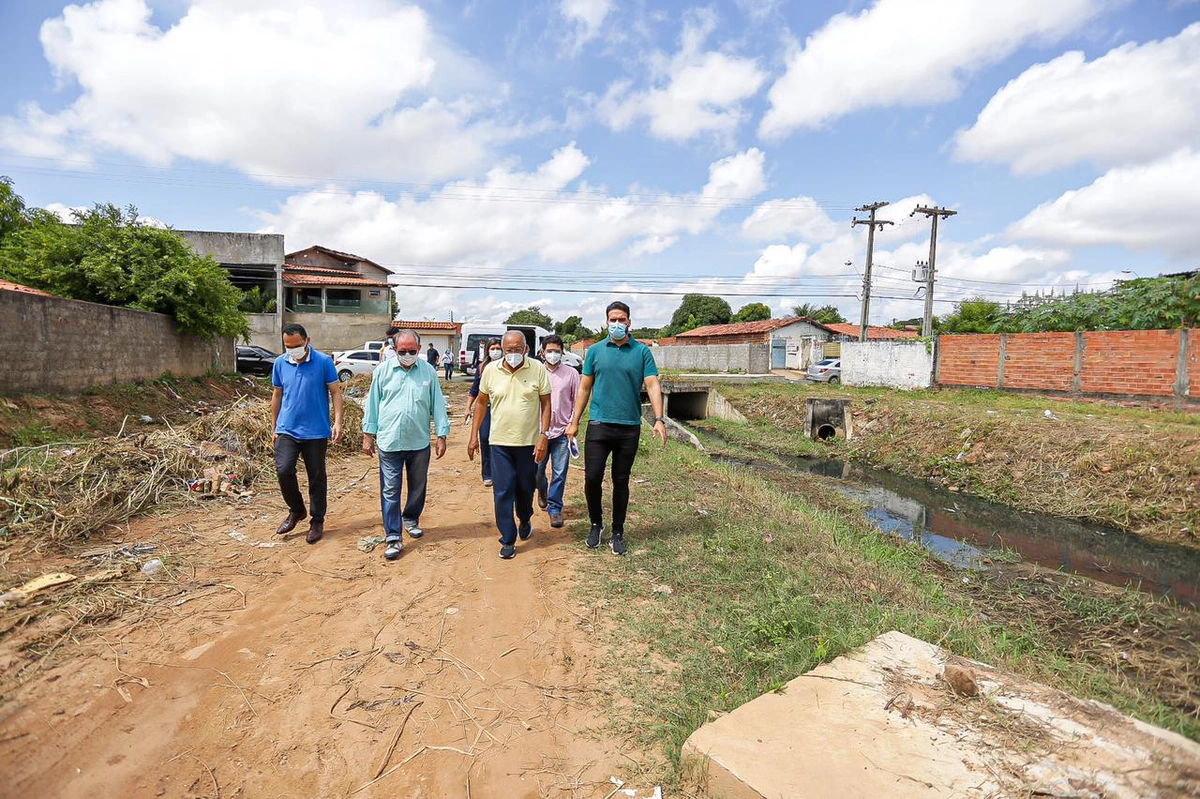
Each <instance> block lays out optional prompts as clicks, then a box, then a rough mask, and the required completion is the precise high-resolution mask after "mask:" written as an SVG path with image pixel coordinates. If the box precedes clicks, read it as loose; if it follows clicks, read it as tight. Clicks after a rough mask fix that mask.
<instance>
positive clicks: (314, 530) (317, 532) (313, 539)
mask: <svg viewBox="0 0 1200 799" xmlns="http://www.w3.org/2000/svg"><path fill="white" fill-rule="evenodd" d="M324 532H325V523H324V522H313V523H312V524H310V525H309V526H308V535H306V536H304V540H305V541H307V542H308V543H310V544H315V543H317V542H318V541H320V540H321V535H322V534H323V533H324Z"/></svg>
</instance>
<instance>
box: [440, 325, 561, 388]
mask: <svg viewBox="0 0 1200 799" xmlns="http://www.w3.org/2000/svg"><path fill="white" fill-rule="evenodd" d="M510 330H520V331H521V332H522V333H523V334H525V341H526V343H527V344H529V354H530V355H536V354H537V353H538V352H539V351H540V350H541V348H542V339H544V338H545V337H546V336H549V335H551V333H550V331H549V330H547V329H546V328H544V327H538V326H537V325H509V324H505V323H504V322H483V323H477V322H469V323H467V324H465V325H463V328H462V339H461V341H462V344H461V345H460V349H459V351H458V368H459V369H460V370H461V371H463V372H465V373H466V374H469V375H474V374H475V364H477V363H479V362H480V359H481V358H483V357H485V356H486V353H485V352H484V351H483V350H484V347H486V346H487V342H488V339H492V338H494V339H500V338H502V337H503V336H504V334H505V333H507V332H508V331H510Z"/></svg>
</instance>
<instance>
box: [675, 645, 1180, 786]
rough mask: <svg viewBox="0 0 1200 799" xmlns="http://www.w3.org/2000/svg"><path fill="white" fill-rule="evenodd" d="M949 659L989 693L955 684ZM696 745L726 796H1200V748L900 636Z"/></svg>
mask: <svg viewBox="0 0 1200 799" xmlns="http://www.w3.org/2000/svg"><path fill="white" fill-rule="evenodd" d="M948 663H950V664H951V667H952V669H951V670H952V671H954V670H955V669H954V666H956V665H958V666H962V667H965V668H966V669H967V670H968V672H969V674H970V676H971V677H972V678H973V680H974V682H975V684H976V685H977V686H978V690H979V694H978V695H977V696H965V695H961V694H959V693H956V692H955V691H954V690H952V689H951V687H950V686H949V685H948V684H947V683H946V682H945V681H944V680H943V678H942V673H943V669H944V667H945V666H946V665H947V664H948ZM959 687H960V688H961V686H959ZM968 693H969V691H968ZM683 753H684V756H685V757H695V758H698V759H699V760H700V763H701V764H702V765H703V766H705V767H706V769H705V770H706V772H707V774H706V780H707V786H708V787H707V793H708V795H709V796H713V797H720V798H721V799H760V798H766V797H769V799H780V797H839V798H840V799H844V798H845V797H859V796H862V797H873V798H874V797H889V799H891V798H892V797H910V796H911V797H918V796H919V797H930V796H945V797H950V796H955V797H960V796H961V797H999V796H1030V795H1045V796H1064V797H1066V796H1070V797H1120V798H1121V799H1125V797H1128V799H1140V797H1151V796H1161V797H1176V796H1179V797H1182V796H1200V744H1196V743H1194V742H1192V741H1189V740H1188V739H1186V738H1184V737H1182V736H1180V735H1176V734H1175V733H1172V732H1168V731H1167V730H1163V729H1160V728H1157V727H1153V726H1150V725H1148V724H1144V723H1142V722H1140V721H1137V720H1135V719H1132V718H1130V717H1128V716H1125V715H1123V714H1121V713H1120V712H1118V711H1117V710H1116V709H1115V708H1113V707H1111V706H1109V705H1105V704H1101V703H1099V702H1093V701H1085V700H1081V699H1077V698H1075V697H1072V696H1069V695H1067V694H1065V693H1063V692H1061V691H1058V690H1055V689H1052V688H1049V687H1047V686H1044V685H1041V684H1039V683H1035V682H1032V681H1030V680H1026V679H1024V678H1022V677H1019V676H1017V675H1015V674H1011V673H1009V672H1004V671H1001V670H999V669H995V668H993V667H991V666H988V665H986V664H983V663H978V662H975V661H970V660H965V659H961V658H953V657H951V656H950V655H949V654H948V653H947V652H946V651H945V650H943V649H940V648H938V647H936V646H933V645H931V644H928V643H926V642H924V641H920V640H917V639H915V638H912V637H910V636H907V635H904V634H902V633H898V632H889V633H885V634H883V635H881V636H879V637H878V638H876V639H875V640H874V641H872V642H871V643H869V644H867V645H866V646H865V647H863V648H862V649H858V650H855V651H854V652H851V653H848V654H846V655H843V656H842V657H840V658H838V659H837V660H834V661H833V662H832V663H827V664H825V665H823V666H820V667H818V668H816V669H814V670H813V671H811V672H809V673H808V674H804V675H801V676H800V677H797V678H796V679H794V680H792V681H791V682H789V683H788V684H787V686H786V687H785V688H784V689H783V690H781V691H779V692H777V693H772V694H766V695H764V696H760V697H758V698H757V699H755V700H753V701H751V702H748V703H746V704H745V705H742V706H741V707H739V708H738V709H737V710H734V711H733V712H731V713H729V714H727V715H725V716H722V717H721V718H719V719H717V720H715V721H713V722H710V723H709V724H706V725H704V726H703V727H701V728H700V729H698V730H696V732H694V733H693V734H692V736H691V737H690V738H688V740H687V742H686V743H685V744H684V747H683Z"/></svg>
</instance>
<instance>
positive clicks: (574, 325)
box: [554, 316, 596, 347]
mask: <svg viewBox="0 0 1200 799" xmlns="http://www.w3.org/2000/svg"><path fill="white" fill-rule="evenodd" d="M554 332H555V333H557V334H558V335H560V336H562V340H563V343H564V344H566V345H567V346H568V347H570V346H571V345H572V344H574V343H575V342H576V341H582V340H583V339H585V338H592V337H594V336H595V335H596V334H595V333H593V332H592V331H591V330H590V329H589V328H587V327H584V325H583V317H581V316H568V317H567V318H566V319H565V320H563V321H562V322H555V323H554Z"/></svg>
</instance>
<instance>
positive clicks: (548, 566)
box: [0, 425, 638, 798]
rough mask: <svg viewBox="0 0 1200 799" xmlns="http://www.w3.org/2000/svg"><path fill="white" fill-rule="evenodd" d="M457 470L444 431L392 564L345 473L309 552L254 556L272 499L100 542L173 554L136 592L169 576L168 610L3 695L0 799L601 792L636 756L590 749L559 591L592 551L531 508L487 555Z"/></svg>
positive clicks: (366, 480) (583, 617)
mask: <svg viewBox="0 0 1200 799" xmlns="http://www.w3.org/2000/svg"><path fill="white" fill-rule="evenodd" d="M477 469H478V467H477V465H476V464H473V463H470V462H468V461H467V458H466V454H465V438H464V432H463V429H462V427H461V425H456V427H455V432H454V434H453V435H452V436H451V440H450V448H449V451H448V453H447V455H446V457H445V458H444V459H443V460H441V461H434V462H433V464H432V466H431V469H430V497H429V506H428V509H427V511H426V514H425V516H424V517H423V518H422V522H423V526H424V527H425V529H426V531H427V532H426V536H425V537H424V538H423V539H422V540H420V541H413V542H409V541H406V543H405V550H404V554H403V556H402V557H401V559H400V560H399V561H396V562H394V563H387V562H386V561H384V559H383V555H382V552H383V548H382V547H379V548H377V549H376V550H375V551H374V552H372V553H370V554H364V553H362V552H360V551H358V549H357V548H356V544H357V542H358V540H359V539H360V538H361V537H363V536H368V535H377V534H381V533H382V527H381V525H380V522H379V509H378V482H377V477H376V472H375V468H374V461H373V460H371V459H367V458H366V457H365V456H363V457H361V458H358V459H349V460H345V461H341V462H338V463H336V464H331V471H330V504H331V507H330V513H329V518H328V521H327V528H326V529H327V533H326V537H325V540H323V541H322V542H320V543H319V544H317V545H316V546H308V545H307V544H305V543H304V540H303V537H302V532H301V533H300V534H299V535H294V536H293V537H290V538H289V539H288V540H287V541H285V542H283V543H282V544H280V545H278V546H275V547H258V546H255V544H256V543H260V542H261V543H267V544H270V543H272V541H273V540H274V541H278V540H279V539H278V538H275V537H273V536H272V533H273V531H274V528H275V526H276V525H277V523H278V521H279V519H280V518H281V517H282V514H283V513H284V507H283V505H282V503H281V501H280V500H279V498H278V495H277V493H276V492H274V491H270V490H267V491H264V493H262V494H261V495H260V496H258V497H256V498H255V499H254V500H253V501H251V502H249V503H248V504H244V505H236V506H235V505H231V504H225V505H212V506H206V507H202V508H201V509H198V510H194V511H190V512H189V513H187V514H184V515H181V516H177V517H172V518H166V519H161V518H160V519H154V518H146V519H141V520H139V521H138V522H136V523H135V524H134V525H133V526H132V528H131V529H130V530H129V531H128V534H127V535H126V536H123V537H122V539H121V540H124V541H161V542H165V546H164V549H165V550H166V551H168V552H169V553H170V557H167V558H165V560H166V561H167V562H168V565H169V568H168V569H167V570H166V571H165V572H160V573H159V574H158V575H155V576H154V577H151V578H142V577H140V576H139V577H136V578H134V579H135V580H141V579H151V580H157V581H167V582H172V581H173V582H174V583H175V585H173V586H165V587H164V588H169V589H170V590H168V591H167V593H169V594H170V597H169V598H168V599H167V600H166V601H158V602H155V603H153V604H146V605H142V606H140V607H139V610H137V611H134V612H132V613H127V614H125V615H124V616H123V617H121V618H119V619H117V621H115V622H114V623H113V624H112V626H111V628H110V629H108V630H105V631H102V632H101V633H100V634H97V635H92V636H89V637H86V638H83V639H82V640H81V641H80V642H79V643H77V644H76V643H73V642H71V641H70V640H68V641H66V642H65V643H64V644H63V646H62V647H61V648H60V649H59V650H57V651H56V652H55V653H54V655H53V657H54V661H55V663H56V665H54V667H53V668H52V669H50V670H48V671H44V672H42V673H40V674H39V675H38V676H36V677H34V678H33V679H31V680H29V681H28V682H26V683H25V684H24V685H21V686H20V687H18V688H13V687H11V686H9V687H8V688H7V689H6V690H5V695H4V697H3V704H2V705H0V773H2V774H3V775H4V777H3V780H0V794H3V795H4V796H12V797H17V796H23V797H24V796H57V797H89V798H91V797H107V796H113V797H142V796H149V797H152V796H169V797H178V796H187V797H198V796H222V797H231V796H246V797H260V796H261V797H265V796H272V797H273V796H314V797H325V796H357V797H369V796H405V797H419V796H427V797H455V796H464V797H471V796H473V797H526V796H528V797H535V796H579V797H584V796H605V795H606V794H608V793H609V792H610V791H611V790H612V788H613V786H612V785H611V784H610V783H609V782H608V778H609V776H610V775H617V776H623V775H624V776H628V775H629V774H631V773H633V772H635V771H636V767H637V763H636V762H635V760H634V758H637V757H638V754H637V753H635V752H630V751H622V747H621V745H620V744H618V743H616V742H614V741H611V740H607V739H606V738H605V737H604V733H603V731H602V730H603V722H604V716H603V710H602V708H603V707H604V706H605V696H604V695H603V693H602V691H601V689H600V686H599V684H598V680H597V672H598V667H597V664H598V661H599V658H600V650H599V645H598V644H597V643H596V642H594V640H593V638H594V636H593V632H594V627H593V625H594V623H595V617H594V616H593V610H592V609H589V608H587V607H584V606H583V605H581V604H580V602H579V601H578V600H577V599H576V598H574V597H573V595H572V590H571V589H572V585H573V579H574V578H573V573H574V572H575V570H576V568H577V567H578V566H579V565H581V564H584V565H586V563H587V561H586V559H587V558H600V557H611V555H608V554H607V553H605V554H603V555H601V554H599V553H594V552H589V551H587V550H586V549H585V548H584V547H583V546H582V544H581V543H580V542H579V540H578V539H577V538H576V536H575V534H574V533H573V532H568V531H562V530H557V531H552V530H551V529H550V527H549V524H548V520H547V516H546V515H545V514H544V513H542V512H540V511H539V512H537V515H536V517H535V521H534V534H533V537H532V539H531V540H530V541H528V542H524V543H522V544H520V545H519V547H518V554H517V557H516V559H515V560H512V561H502V560H500V559H499V558H498V556H497V555H498V551H499V544H498V543H497V539H496V533H495V530H494V527H493V524H492V521H491V494H490V490H489V489H486V488H484V487H483V486H482V484H481V483H480V480H479V477H478V470H477ZM572 478H573V480H574V482H575V486H574V487H575V489H576V490H578V488H579V483H580V482H581V481H579V479H578V478H577V477H576V473H574V472H573V473H572ZM265 488H269V487H265ZM572 493H574V492H572ZM580 504H581V503H580V501H579V499H578V498H575V499H572V500H571V501H570V502H569V503H568V514H569V515H572V514H573V515H575V516H578V515H579V512H580V510H581V509H580V507H579V505H580ZM304 527H305V525H303V524H302V525H301V527H300V530H301V531H302V530H303V529H304ZM568 530H569V528H568ZM231 532H234V533H237V534H238V536H240V537H242V538H244V540H239V539H238V538H237V537H232V536H231V535H230V533H231ZM175 589H178V590H175ZM53 622H54V620H53V619H51V620H50V621H49V622H43V623H53ZM3 654H4V657H5V660H6V661H7V662H8V663H12V662H13V661H12V660H11V658H13V657H15V656H14V653H13V652H12V651H8V652H5V653H3ZM393 746H394V750H393V751H391V752H390V754H389V749H392V747H393ZM380 774H381V775H382V776H380V777H379V779H378V781H374V782H373V780H375V779H376V776H377V775H380Z"/></svg>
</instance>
